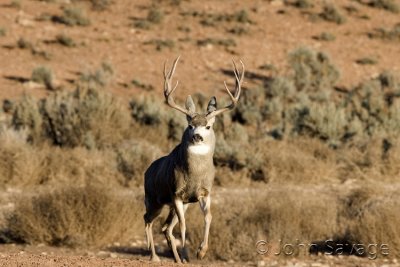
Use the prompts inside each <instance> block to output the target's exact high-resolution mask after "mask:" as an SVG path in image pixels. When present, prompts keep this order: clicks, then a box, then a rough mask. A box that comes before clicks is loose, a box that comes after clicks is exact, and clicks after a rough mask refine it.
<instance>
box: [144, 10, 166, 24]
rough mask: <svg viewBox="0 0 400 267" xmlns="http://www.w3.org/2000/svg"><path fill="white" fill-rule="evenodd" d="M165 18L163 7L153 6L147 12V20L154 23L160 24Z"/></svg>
mask: <svg viewBox="0 0 400 267" xmlns="http://www.w3.org/2000/svg"><path fill="white" fill-rule="evenodd" d="M163 19H164V12H163V11H162V10H161V9H158V8H155V7H152V8H150V9H149V12H148V13H147V21H148V22H150V23H153V24H160V23H161V22H162V20H163Z"/></svg>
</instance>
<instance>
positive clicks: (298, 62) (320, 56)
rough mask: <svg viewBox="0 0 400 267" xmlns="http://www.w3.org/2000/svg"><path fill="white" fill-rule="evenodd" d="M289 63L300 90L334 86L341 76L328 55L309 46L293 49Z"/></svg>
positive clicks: (317, 89)
mask: <svg viewBox="0 0 400 267" xmlns="http://www.w3.org/2000/svg"><path fill="white" fill-rule="evenodd" d="M289 63H290V65H291V67H292V68H293V71H294V82H295V85H296V88H297V89H298V90H307V91H321V90H324V89H328V88H332V87H333V86H334V85H335V83H336V82H337V80H338V79H339V76H340V75H339V71H338V69H337V68H336V67H335V66H334V65H333V64H332V63H331V60H330V58H329V57H328V56H327V55H325V54H324V53H322V52H315V51H313V50H311V49H309V48H304V47H301V48H298V49H296V50H294V51H292V52H291V53H290V54H289Z"/></svg>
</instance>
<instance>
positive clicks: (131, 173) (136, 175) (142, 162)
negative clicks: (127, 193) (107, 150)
mask: <svg viewBox="0 0 400 267" xmlns="http://www.w3.org/2000/svg"><path fill="white" fill-rule="evenodd" d="M161 156H163V153H162V151H161V150H160V149H159V148H158V147H157V146H155V145H153V144H151V143H149V142H147V141H145V140H137V141H136V140H135V141H129V142H128V141H127V142H124V143H122V144H121V145H120V146H119V147H118V148H117V164H118V171H119V172H121V173H122V174H123V175H124V177H125V181H124V185H125V186H129V187H131V186H132V185H136V186H137V185H142V184H143V178H144V173H145V171H146V169H147V168H148V167H149V166H150V164H151V163H152V162H153V161H154V160H156V159H158V158H160V157H161Z"/></svg>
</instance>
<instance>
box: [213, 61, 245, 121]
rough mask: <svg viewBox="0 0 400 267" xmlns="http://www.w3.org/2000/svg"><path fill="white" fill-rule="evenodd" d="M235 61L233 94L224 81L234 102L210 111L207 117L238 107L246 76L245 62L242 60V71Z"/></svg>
mask: <svg viewBox="0 0 400 267" xmlns="http://www.w3.org/2000/svg"><path fill="white" fill-rule="evenodd" d="M232 63H233V67H234V69H233V73H234V74H235V84H236V86H235V92H234V94H233V95H232V93H231V91H230V90H229V88H228V86H227V85H226V82H225V81H224V85H225V89H226V91H227V92H228V95H229V97H230V98H231V101H232V103H231V104H230V105H228V106H226V107H224V108H221V109H217V110H215V111H212V112H210V113H209V114H207V119H211V118H212V117H215V116H217V115H219V114H221V113H223V112H225V111H228V110H232V109H234V108H235V107H236V105H237V102H238V100H239V96H240V90H241V84H242V81H243V78H244V64H243V62H242V61H241V60H240V63H241V64H242V72H241V73H240V72H239V71H238V69H237V67H236V63H235V61H233V60H232Z"/></svg>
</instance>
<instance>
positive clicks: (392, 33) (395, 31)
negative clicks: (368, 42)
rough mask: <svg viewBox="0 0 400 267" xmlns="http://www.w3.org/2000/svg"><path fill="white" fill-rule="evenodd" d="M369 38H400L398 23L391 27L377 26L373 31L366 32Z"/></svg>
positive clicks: (396, 39)
mask: <svg viewBox="0 0 400 267" xmlns="http://www.w3.org/2000/svg"><path fill="white" fill-rule="evenodd" d="M368 37H369V38H380V39H383V40H391V41H398V40H400V24H396V25H395V26H393V28H392V29H386V28H378V29H375V31H374V32H370V33H368Z"/></svg>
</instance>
